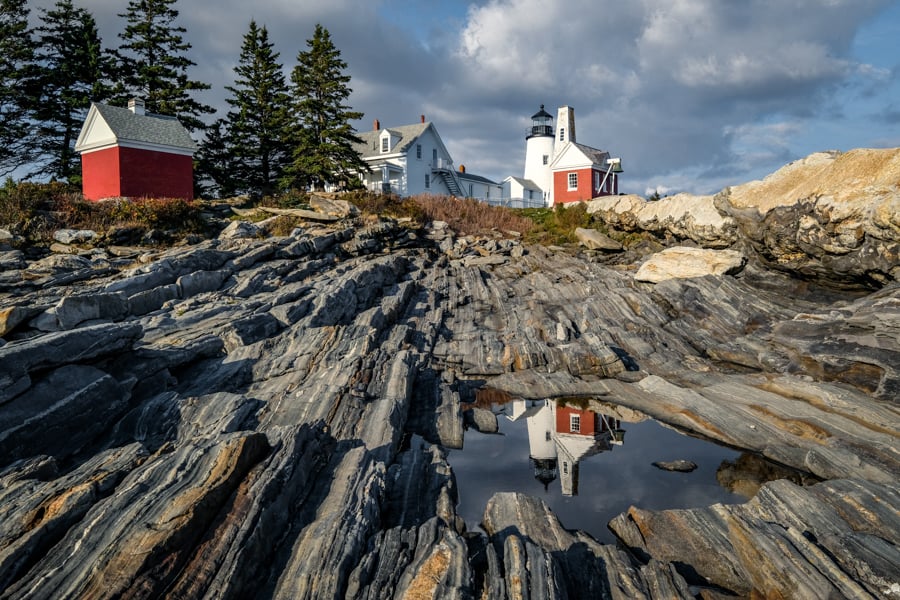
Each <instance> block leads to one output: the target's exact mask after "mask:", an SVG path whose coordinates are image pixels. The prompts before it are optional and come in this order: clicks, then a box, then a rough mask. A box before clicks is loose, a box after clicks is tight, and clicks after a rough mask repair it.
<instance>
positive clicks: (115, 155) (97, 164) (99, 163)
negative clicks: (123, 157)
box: [81, 147, 122, 200]
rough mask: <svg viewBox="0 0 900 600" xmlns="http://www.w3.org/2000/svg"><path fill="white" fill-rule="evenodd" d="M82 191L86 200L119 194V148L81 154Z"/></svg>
mask: <svg viewBox="0 0 900 600" xmlns="http://www.w3.org/2000/svg"><path fill="white" fill-rule="evenodd" d="M81 176H82V186H81V189H82V192H83V193H84V197H85V198H87V199H88V200H100V199H101V198H112V197H115V196H121V195H122V193H121V190H120V188H119V148H118V147H116V148H107V149H106V150H98V151H96V152H88V153H85V154H82V155H81Z"/></svg>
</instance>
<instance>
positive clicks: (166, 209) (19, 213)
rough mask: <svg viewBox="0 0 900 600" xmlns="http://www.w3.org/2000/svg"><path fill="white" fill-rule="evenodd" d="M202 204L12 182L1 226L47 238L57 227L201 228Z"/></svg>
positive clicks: (1, 195) (0, 193) (0, 194)
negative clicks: (89, 194) (95, 195)
mask: <svg viewBox="0 0 900 600" xmlns="http://www.w3.org/2000/svg"><path fill="white" fill-rule="evenodd" d="M205 225H206V224H205V221H204V220H203V218H202V217H201V215H200V209H199V207H197V206H195V205H194V204H192V203H191V202H188V201H186V200H181V199H173V198H139V199H135V200H128V199H121V198H120V199H113V200H104V201H101V202H88V201H87V200H85V199H84V197H83V196H82V195H81V193H79V192H77V191H75V190H74V189H73V188H72V187H71V186H68V185H66V184H63V183H57V182H51V183H32V182H20V183H13V182H12V181H11V180H7V181H6V184H5V185H4V187H3V188H0V226H3V227H9V228H11V229H14V230H16V232H17V233H20V234H21V235H24V236H25V237H26V238H27V239H29V240H30V241H32V242H37V243H48V242H49V241H50V240H51V235H52V233H53V231H54V230H55V229H60V228H72V229H93V230H94V231H97V232H100V233H103V232H104V231H106V230H108V229H110V228H112V227H136V228H140V229H143V230H150V229H160V230H166V231H171V232H173V233H199V232H202V231H203V230H204V228H205Z"/></svg>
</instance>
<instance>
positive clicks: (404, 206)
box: [341, 190, 424, 222]
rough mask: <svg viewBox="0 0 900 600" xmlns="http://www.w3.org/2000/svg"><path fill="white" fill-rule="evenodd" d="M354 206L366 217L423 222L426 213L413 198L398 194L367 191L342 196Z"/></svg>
mask: <svg viewBox="0 0 900 600" xmlns="http://www.w3.org/2000/svg"><path fill="white" fill-rule="evenodd" d="M341 198H343V199H344V200H346V201H348V202H350V203H351V204H353V205H354V206H355V207H356V208H358V209H359V212H361V213H362V214H364V215H377V216H385V217H393V218H395V219H412V220H414V221H416V222H421V221H422V220H423V219H424V212H423V211H422V208H421V206H419V204H418V203H417V202H416V201H415V200H413V199H412V198H401V197H400V196H397V195H396V194H376V193H375V192H370V191H367V190H355V191H352V192H348V193H346V194H344V195H343V196H341Z"/></svg>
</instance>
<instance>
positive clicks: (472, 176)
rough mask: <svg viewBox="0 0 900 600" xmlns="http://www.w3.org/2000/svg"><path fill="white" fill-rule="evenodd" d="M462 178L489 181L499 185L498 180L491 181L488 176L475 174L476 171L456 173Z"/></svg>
mask: <svg viewBox="0 0 900 600" xmlns="http://www.w3.org/2000/svg"><path fill="white" fill-rule="evenodd" d="M456 174H457V175H458V176H459V178H460V179H467V180H469V181H480V182H481V183H489V184H491V185H499V184H498V183H497V182H496V181H491V180H490V179H488V178H487V177H482V176H481V175H475V174H474V173H469V172H468V171H466V172H465V173H460V172H457V173H456Z"/></svg>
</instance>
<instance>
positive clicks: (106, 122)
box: [75, 102, 197, 154]
mask: <svg viewBox="0 0 900 600" xmlns="http://www.w3.org/2000/svg"><path fill="white" fill-rule="evenodd" d="M113 146H124V147H129V148H142V149H147V150H159V151H163V152H171V153H175V154H193V152H194V151H196V150H197V144H196V142H194V140H193V139H191V135H190V134H189V133H188V131H187V129H185V128H184V126H183V125H182V124H181V123H179V122H178V119H176V118H175V117H167V116H163V115H155V114H149V113H148V114H143V115H139V114H135V113H134V112H132V111H131V110H130V109H128V108H121V107H118V106H109V105H108V104H101V103H99V102H93V103H91V109H90V110H89V111H88V115H87V118H86V119H85V120H84V125H83V126H82V127H81V133H80V134H79V135H78V141H77V142H76V143H75V151H76V152H90V151H92V150H102V149H104V148H110V147H113Z"/></svg>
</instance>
